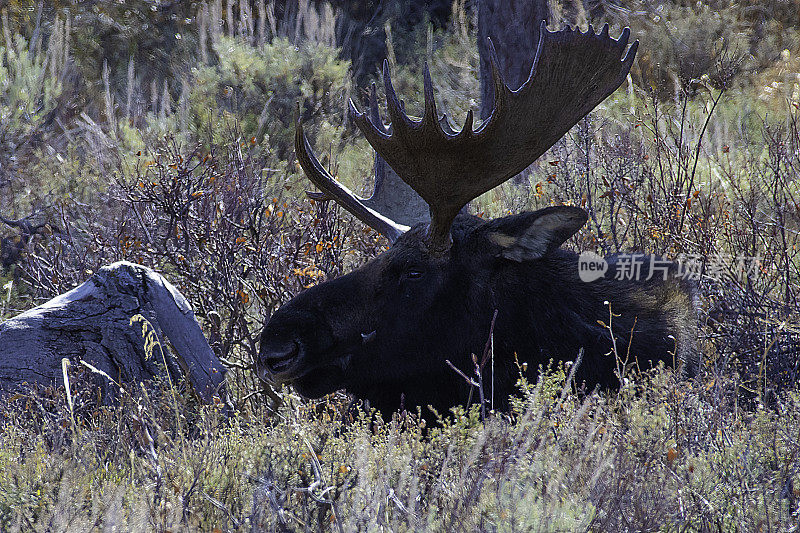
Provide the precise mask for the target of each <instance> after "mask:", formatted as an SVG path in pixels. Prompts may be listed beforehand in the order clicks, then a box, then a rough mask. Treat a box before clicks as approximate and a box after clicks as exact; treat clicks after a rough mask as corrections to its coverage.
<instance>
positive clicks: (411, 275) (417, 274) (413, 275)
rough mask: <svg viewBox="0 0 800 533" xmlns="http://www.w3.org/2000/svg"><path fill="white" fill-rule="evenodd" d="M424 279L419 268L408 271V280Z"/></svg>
mask: <svg viewBox="0 0 800 533" xmlns="http://www.w3.org/2000/svg"><path fill="white" fill-rule="evenodd" d="M421 277H422V270H420V269H418V268H411V269H409V270H407V271H406V278H408V279H419V278H421Z"/></svg>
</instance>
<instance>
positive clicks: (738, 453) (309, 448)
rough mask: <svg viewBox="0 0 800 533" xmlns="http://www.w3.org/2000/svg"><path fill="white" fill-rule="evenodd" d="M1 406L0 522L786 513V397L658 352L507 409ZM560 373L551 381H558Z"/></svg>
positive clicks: (784, 516)
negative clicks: (611, 377) (434, 418)
mask: <svg viewBox="0 0 800 533" xmlns="http://www.w3.org/2000/svg"><path fill="white" fill-rule="evenodd" d="M73 377H74V380H73V383H74V384H73V390H72V391H71V394H72V395H74V396H75V399H81V400H82V401H81V402H80V405H81V406H82V407H80V408H79V409H77V408H76V412H74V413H71V412H70V411H69V409H67V408H66V407H65V406H66V402H65V401H64V400H65V398H64V391H63V389H61V390H58V391H57V390H48V391H39V392H38V393H27V394H18V395H15V396H14V397H12V398H11V400H10V401H7V402H5V403H4V405H3V407H2V413H0V420H1V421H2V423H1V424H2V425H0V439H2V442H3V443H4V445H3V447H2V449H1V450H0V487H2V490H0V527H1V528H2V529H3V530H4V531H14V530H20V529H21V530H32V529H35V530H60V531H66V530H70V531H78V530H80V531H89V530H94V529H98V530H107V529H112V528H116V529H118V530H129V531H130V530H145V529H147V530H155V531H176V530H193V531H197V530H203V531H246V530H269V531H286V530H288V531H299V530H307V529H312V530H318V529H322V530H329V529H331V530H340V531H354V530H370V531H371V530H376V529H381V528H386V529H389V530H391V531H404V530H426V531H430V530H438V531H460V530H464V531H474V530H482V531H495V530H502V531H512V530H519V531H584V530H597V531H608V530H614V531H656V530H658V531H664V530H673V529H681V530H685V529H686V528H688V529H689V530H696V531H735V530H738V531H759V530H761V531H767V530H773V531H778V530H779V531H791V527H793V526H792V524H795V525H796V524H797V521H798V520H800V515H798V499H799V498H800V490H798V488H796V487H797V486H798V483H800V472H799V471H798V454H800V398H798V397H797V394H796V393H791V394H782V395H780V396H779V397H777V398H776V399H775V402H774V405H773V407H772V408H769V409H764V408H759V409H743V408H742V407H741V405H740V403H739V402H738V401H737V392H736V390H737V387H738V383H737V382H736V379H735V378H733V377H730V376H713V375H711V374H708V373H706V374H704V375H703V376H702V377H701V378H699V379H697V380H694V381H690V382H681V381H678V380H676V379H675V376H674V375H673V374H672V373H671V372H669V371H664V370H658V371H654V372H652V373H650V374H648V375H647V376H641V377H640V378H641V379H640V380H638V381H636V382H628V384H626V385H625V386H623V388H622V389H621V391H620V392H619V393H617V394H611V395H606V394H598V393H594V394H590V395H588V396H578V395H577V394H576V393H575V392H573V391H572V390H571V388H570V387H569V384H568V382H567V381H565V374H564V372H563V371H552V372H548V373H546V374H545V375H544V376H543V377H542V378H541V379H539V380H538V381H537V382H536V384H535V385H531V384H529V383H528V382H527V381H524V380H523V381H522V382H521V387H522V390H523V393H522V394H521V395H520V396H519V397H518V398H517V399H516V400H515V401H514V403H513V410H512V412H511V413H501V414H489V415H488V416H487V418H486V419H485V420H483V421H482V420H481V417H480V414H479V412H478V410H477V409H476V408H473V409H470V410H469V411H464V410H463V409H456V410H455V411H454V412H453V413H447V414H442V416H443V417H444V418H443V419H441V420H440V423H438V424H432V425H428V426H427V427H426V423H425V422H424V421H423V419H421V418H420V417H418V416H416V415H414V414H409V413H406V414H402V415H398V414H395V415H394V416H393V417H392V418H391V420H388V421H383V420H382V419H380V418H374V417H372V416H370V415H369V414H366V413H364V412H363V411H362V410H361V409H357V408H354V407H353V406H349V405H348V402H347V401H346V398H343V397H340V396H333V397H331V398H328V399H326V400H325V401H322V402H318V403H308V402H304V401H300V400H299V399H298V398H296V397H295V396H293V395H291V394H287V395H285V396H284V399H285V403H284V404H283V405H281V406H280V407H278V408H277V409H275V410H274V411H273V410H270V409H267V408H265V407H264V404H263V403H262V402H250V401H248V402H245V403H243V404H242V405H241V406H240V409H238V410H237V411H236V412H235V413H234V414H232V416H231V417H230V418H227V417H226V415H225V414H224V410H223V409H221V408H220V407H218V406H213V407H208V406H198V405H196V404H195V403H194V402H193V401H192V400H191V398H190V397H188V396H186V395H182V394H181V393H180V392H178V391H173V390H171V389H170V388H169V387H168V386H166V385H165V386H164V387H161V388H156V390H149V391H146V392H145V391H131V392H129V393H126V394H125V395H124V396H123V399H122V401H121V403H120V404H119V405H117V406H112V407H110V406H97V405H93V404H92V401H91V400H92V398H91V392H85V391H84V392H82V389H81V379H80V378H81V376H73ZM565 383H567V385H566V386H565Z"/></svg>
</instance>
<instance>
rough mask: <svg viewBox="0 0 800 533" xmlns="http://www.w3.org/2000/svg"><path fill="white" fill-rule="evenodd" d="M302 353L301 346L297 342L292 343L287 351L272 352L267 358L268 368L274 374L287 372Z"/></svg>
mask: <svg viewBox="0 0 800 533" xmlns="http://www.w3.org/2000/svg"><path fill="white" fill-rule="evenodd" d="M299 353H300V345H299V344H297V342H296V341H292V343H291V344H290V345H289V347H288V348H287V349H286V350H283V351H280V352H271V353H269V354H268V355H267V357H266V360H267V361H266V363H267V368H269V371H270V372H272V373H273V374H278V373H280V372H285V371H286V370H287V369H288V368H289V367H290V366H292V363H293V362H294V360H295V359H296V358H297V355H298V354H299Z"/></svg>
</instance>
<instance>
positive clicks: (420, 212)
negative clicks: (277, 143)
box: [295, 84, 430, 242]
mask: <svg viewBox="0 0 800 533" xmlns="http://www.w3.org/2000/svg"><path fill="white" fill-rule="evenodd" d="M369 109H370V118H371V120H372V122H373V123H374V124H380V125H381V127H383V128H384V131H386V133H387V134H388V133H390V132H391V129H390V128H389V127H387V126H384V125H383V122H382V121H381V116H380V111H379V109H378V98H377V93H376V90H375V85H374V84H373V85H372V88H371V91H370V96H369ZM298 116H299V113H298ZM302 128H303V126H302V124H301V123H300V122H299V120H298V123H297V131H296V137H295V151H296V152H297V158H298V160H299V162H300V166H302V167H303V170H304V171H305V173H306V175H307V176H308V178H309V180H311V182H312V183H314V185H316V186H317V188H319V189H320V190H321V191H323V192H321V193H315V192H306V194H307V195H308V197H309V198H311V199H313V200H337V201H338V202H339V203H340V204H341V205H342V207H344V208H345V209H347V210H348V211H350V212H351V213H352V214H353V215H355V216H356V217H357V218H358V219H359V220H361V221H362V222H364V223H366V224H367V225H369V226H371V227H372V228H373V229H375V230H377V231H378V232H380V233H381V234H383V235H384V236H385V237H386V238H388V239H389V240H390V241H392V242H394V241H395V240H396V239H397V237H399V236H400V235H402V234H403V232H405V231H406V230H407V229H408V228H409V227H411V226H414V225H415V224H419V223H421V222H424V223H427V222H429V221H430V216H429V215H428V212H429V211H428V204H426V203H425V201H424V200H423V199H422V198H420V196H419V195H418V194H417V193H415V192H414V190H413V189H412V188H411V187H409V186H408V185H406V183H405V182H403V180H401V179H400V177H399V176H398V175H397V174H396V173H395V172H394V170H392V169H391V167H389V165H387V164H386V161H384V160H383V158H382V157H381V156H380V155H379V154H377V153H376V154H375V165H374V172H375V189H374V192H373V193H372V196H370V197H369V198H360V197H359V196H356V195H355V194H353V193H352V192H350V190H349V189H347V187H345V186H344V185H342V184H340V183H339V182H337V181H336V180H335V179H334V178H333V177H332V176H331V175H330V174H329V173H328V172H327V171H325V169H324V167H322V165H321V164H320V163H319V161H317V159H316V157H314V154H313V153H312V152H311V148H310V145H309V143H308V140H307V139H306V138H305V136H304V135H303V129H302ZM378 216H380V217H382V218H384V219H386V220H381V219H380V218H378Z"/></svg>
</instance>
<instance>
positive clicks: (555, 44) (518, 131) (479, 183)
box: [296, 22, 639, 255]
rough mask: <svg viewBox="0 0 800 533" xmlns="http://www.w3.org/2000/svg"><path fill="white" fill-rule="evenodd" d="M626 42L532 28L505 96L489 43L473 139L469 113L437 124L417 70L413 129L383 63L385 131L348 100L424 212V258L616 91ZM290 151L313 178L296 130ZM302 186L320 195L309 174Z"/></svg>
mask: <svg viewBox="0 0 800 533" xmlns="http://www.w3.org/2000/svg"><path fill="white" fill-rule="evenodd" d="M629 35H630V30H628V29H627V28H625V29H624V30H623V32H622V35H621V36H620V37H619V39H617V40H614V39H611V38H610V37H609V32H608V25H607V24H606V25H605V26H604V27H603V30H602V31H601V32H600V33H599V34H595V33H594V29H593V28H592V27H591V26H589V29H588V30H587V31H586V32H585V33H582V32H580V31H578V30H577V29H575V30H572V29H570V28H569V27H567V28H566V29H564V30H561V31H557V32H550V31H548V30H547V28H546V26H545V23H544V22H542V25H541V35H540V38H539V46H538V47H537V50H536V55H535V59H534V61H533V65H532V67H531V73H530V76H529V77H528V79H527V81H525V83H523V84H522V86H521V87H520V88H519V89H517V90H511V89H509V88H508V86H507V85H506V84H505V82H504V81H503V76H502V74H501V73H500V71H499V70H498V68H497V58H496V54H495V51H494V47H493V45H492V44H491V42H490V43H489V49H490V53H491V65H492V78H493V83H494V105H493V107H492V113H491V114H490V115H489V118H488V119H486V120H485V121H484V122H483V123H482V124H481V125H480V126H479V127H478V128H477V129H476V130H473V114H472V111H471V110H470V111H469V112H468V113H467V117H466V120H465V121H464V127H463V128H462V129H461V131H458V132H456V131H454V130H452V129H451V128H450V127H449V125H448V124H447V121H446V118H445V117H441V118H440V117H439V116H438V115H437V112H436V103H435V101H434V93H433V83H432V81H431V76H430V72H429V71H428V69H427V67H426V68H425V71H424V73H423V81H424V95H425V112H424V115H423V117H422V119H421V120H419V121H415V120H412V119H410V118H409V117H408V115H406V113H405V112H404V110H403V105H402V103H401V102H400V100H399V99H398V98H397V94H396V93H395V90H394V87H393V86H392V80H391V77H390V76H389V68H388V63H387V62H384V67H383V81H384V86H385V89H386V99H387V108H388V112H389V118H390V119H391V126H390V127H387V126H385V125H384V124H383V123H382V122H381V121H380V119H379V117H378V119H377V120H375V117H374V116H368V115H367V114H366V113H362V112H360V111H359V110H358V109H357V108H356V106H355V104H354V103H353V102H352V100H351V101H350V108H351V112H352V114H353V118H354V120H355V123H356V124H357V125H358V127H359V129H360V130H361V131H362V133H363V134H364V136H365V137H366V138H367V141H369V143H370V145H372V147H373V148H374V149H375V151H376V152H377V153H378V154H379V155H380V156H381V157H383V158H384V159H385V160H386V162H387V163H388V164H389V165H390V166H391V167H392V169H394V170H395V171H396V172H397V174H398V176H400V177H401V178H402V180H403V181H404V182H406V183H407V184H408V185H409V186H410V187H411V188H412V189H413V190H414V191H416V192H417V194H419V196H421V197H422V198H423V200H425V202H426V203H427V204H428V206H429V207H430V213H431V224H430V227H429V229H428V248H429V251H430V252H431V253H433V254H437V255H438V254H443V253H445V252H446V251H447V250H448V249H449V247H450V242H451V240H450V226H451V224H452V222H453V219H454V218H455V216H456V214H458V212H459V210H460V209H461V208H462V207H463V206H464V205H466V204H467V203H468V202H469V201H470V200H472V199H473V198H476V197H478V196H479V195H481V194H483V193H484V192H486V191H489V190H491V189H493V188H494V187H496V186H498V185H500V184H501V183H503V182H504V181H506V180H508V179H510V178H511V177H513V176H514V175H516V174H518V173H519V172H521V171H522V170H524V169H525V168H526V167H528V166H529V165H530V164H531V163H532V162H533V161H535V160H536V159H537V158H538V157H539V156H540V155H542V154H543V153H544V152H545V151H546V150H547V149H548V148H550V147H551V146H552V145H553V144H555V142H556V141H557V140H558V139H559V138H561V136H562V135H564V133H566V132H567V131H568V130H569V129H570V128H571V127H572V126H574V125H575V124H576V123H577V122H578V121H579V120H580V119H581V118H583V117H584V116H585V115H586V114H587V113H589V111H591V110H592V109H594V108H595V106H597V105H598V104H599V103H600V102H602V101H603V100H604V99H605V98H606V97H608V96H609V95H610V94H611V93H612V92H614V91H615V90H616V89H617V87H619V86H620V84H622V82H623V81H624V80H625V77H626V76H627V74H628V71H629V70H630V68H631V65H632V64H633V59H634V57H635V55H636V50H637V48H638V44H639V43H638V41H637V42H634V43H633V45H632V46H631V47H630V49H628V51H627V54H625V55H624V57H623V53H624V52H625V49H626V47H627V44H628V37H629ZM372 115H375V113H372ZM443 124H444V125H443ZM301 141H302V142H301ZM296 146H300V147H302V148H303V151H304V154H303V155H302V156H301V155H300V150H299V149H298V156H299V157H300V159H301V164H303V159H304V158H305V159H306V164H309V161H310V162H311V163H312V164H313V163H316V167H319V169H321V168H322V167H321V165H320V164H319V162H318V161H316V158H314V157H313V155H310V154H309V151H310V147H309V146H308V142H307V141H306V140H305V138H304V137H303V135H302V127H301V126H300V125H299V124H298V134H297V137H296ZM309 166H311V165H310V164H309ZM303 168H304V169H305V168H306V165H303ZM323 172H324V169H323ZM307 173H308V170H307ZM326 174H327V173H326ZM328 177H330V176H329V175H328ZM309 178H311V179H312V181H314V182H315V183H316V184H317V186H320V184H319V183H317V181H315V178H314V177H312V176H311V175H310V174H309ZM330 179H331V182H332V183H334V184H335V182H334V181H333V179H332V178H330ZM324 185H325V188H323V187H320V188H321V189H323V191H324V192H326V193H328V194H330V195H331V196H334V197H335V198H336V199H337V201H339V202H340V203H342V204H343V205H345V207H347V203H348V202H350V203H352V202H353V201H357V199H356V198H355V197H353V196H352V195H350V197H349V198H347V197H345V196H344V194H342V193H343V192H344V191H346V189H344V188H343V187H341V186H340V185H338V184H336V185H337V186H338V187H339V188H340V191H339V194H333V193H331V191H329V190H326V189H332V187H331V186H330V184H329V183H325V184H324ZM346 192H347V193H349V191H346ZM348 209H350V208H349V207H348ZM382 218H384V217H382ZM362 220H364V219H363V218H362ZM389 222H391V221H389ZM367 223H369V222H367ZM373 227H375V226H373ZM376 229H378V228H376ZM378 231H381V230H380V229H378ZM382 233H383V232H382Z"/></svg>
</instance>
